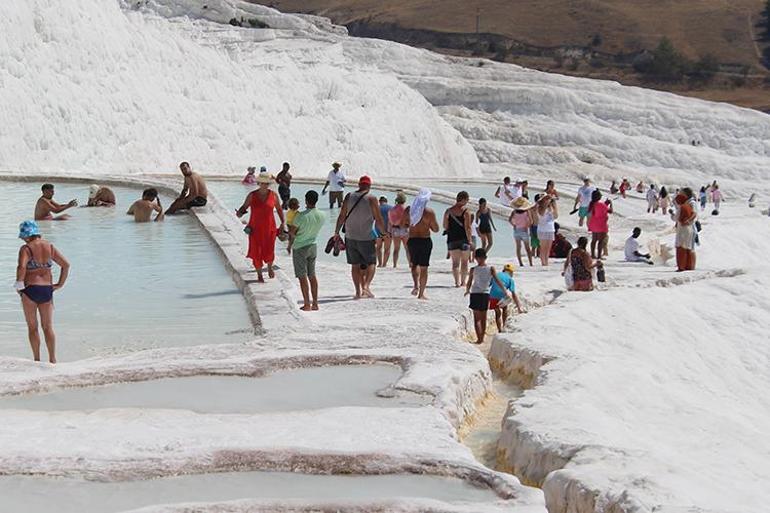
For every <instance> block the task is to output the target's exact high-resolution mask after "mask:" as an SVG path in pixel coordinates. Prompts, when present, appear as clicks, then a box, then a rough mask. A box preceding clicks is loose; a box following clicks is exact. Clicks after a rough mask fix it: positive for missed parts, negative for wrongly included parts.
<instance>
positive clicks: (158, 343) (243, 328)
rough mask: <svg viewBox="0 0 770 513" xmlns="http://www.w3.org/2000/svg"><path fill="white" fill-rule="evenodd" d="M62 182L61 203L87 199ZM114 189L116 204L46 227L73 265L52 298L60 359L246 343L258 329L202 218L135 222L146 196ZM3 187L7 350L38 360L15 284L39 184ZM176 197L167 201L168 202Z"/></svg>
mask: <svg viewBox="0 0 770 513" xmlns="http://www.w3.org/2000/svg"><path fill="white" fill-rule="evenodd" d="M55 185H56V195H55V199H56V200H58V201H59V202H60V203H65V202H67V201H69V200H70V199H72V198H76V199H78V200H79V202H80V203H81V204H84V203H85V202H86V198H87V196H88V186H87V185H79V184H61V185H60V184H55ZM113 190H114V191H115V193H116V196H117V201H118V206H117V207H116V208H73V209H70V210H69V211H67V213H69V214H71V215H72V219H70V220H69V221H42V222H41V223H40V228H41V231H42V233H43V236H44V237H46V238H47V239H48V240H50V241H51V242H53V243H54V244H55V245H56V247H57V248H58V249H59V250H60V251H61V252H62V253H63V254H64V255H65V256H66V258H67V259H68V260H69V261H70V263H71V265H72V269H71V273H70V279H69V280H68V281H67V284H66V286H65V287H64V288H63V289H62V290H61V291H59V292H57V293H56V300H55V305H56V313H55V328H56V332H57V336H58V343H57V346H58V347H57V353H58V358H59V361H66V360H75V359H80V358H85V357H89V356H96V355H105V354H114V353H121V352H127V351H135V350H139V349H146V348H155V347H174V346H192V345H200V344H212V343H222V342H240V341H245V340H247V339H249V338H250V337H251V335H252V333H253V329H252V326H251V322H250V320H249V315H248V311H247V309H246V305H245V302H244V300H243V297H242V295H241V294H240V292H239V291H238V289H237V288H236V287H235V285H234V284H233V281H232V279H231V278H230V276H229V275H228V273H227V272H226V271H225V268H224V266H223V264H222V261H221V258H220V256H219V254H218V252H217V250H216V248H215V247H214V245H213V244H212V243H211V241H210V240H209V238H208V237H207V235H206V234H205V233H204V232H203V230H202V229H201V228H200V226H198V223H197V221H196V220H195V219H193V218H192V217H190V216H188V215H180V216H173V217H169V218H167V220H166V221H165V222H163V223H143V224H137V223H134V222H133V219H132V218H131V217H130V216H127V215H126V214H125V212H126V210H128V207H129V206H130V204H131V203H132V202H133V201H135V200H136V199H138V198H139V196H140V195H141V192H140V191H139V190H135V189H130V188H122V187H113ZM0 193H2V195H3V197H4V198H6V199H7V200H6V201H5V202H3V204H2V205H0V249H1V250H0V268H2V269H4V276H5V279H4V282H5V283H7V284H8V286H6V287H0V333H2V335H0V355H1V356H21V357H31V354H32V353H31V350H30V348H29V343H28V341H27V329H26V324H25V322H24V316H23V313H22V309H21V305H20V300H19V296H18V294H17V293H16V292H14V290H13V288H12V287H11V286H10V284H12V283H13V281H14V279H15V270H16V258H17V255H18V250H19V247H20V246H21V244H23V242H22V241H20V240H19V239H18V238H17V236H18V225H19V223H20V222H21V221H23V220H25V219H31V218H32V215H33V210H34V206H35V202H36V201H37V198H39V197H40V184H36V183H12V182H2V181H0ZM169 201H170V200H169V199H168V198H164V206H167V205H168V204H169ZM54 276H55V277H56V276H58V268H57V269H56V270H55V273H54ZM54 279H56V278H54ZM41 334H42V333H41ZM42 353H43V359H46V358H47V353H46V352H45V350H44V349H43V351H42Z"/></svg>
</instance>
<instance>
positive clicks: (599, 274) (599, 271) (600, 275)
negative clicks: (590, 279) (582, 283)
mask: <svg viewBox="0 0 770 513" xmlns="http://www.w3.org/2000/svg"><path fill="white" fill-rule="evenodd" d="M605 279H606V276H605V274H604V266H603V265H600V266H599V267H597V268H596V281H598V282H599V283H604V281H605Z"/></svg>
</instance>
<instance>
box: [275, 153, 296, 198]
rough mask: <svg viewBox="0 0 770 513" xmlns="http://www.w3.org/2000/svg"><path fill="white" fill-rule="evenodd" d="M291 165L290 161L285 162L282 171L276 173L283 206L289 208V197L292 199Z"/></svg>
mask: <svg viewBox="0 0 770 513" xmlns="http://www.w3.org/2000/svg"><path fill="white" fill-rule="evenodd" d="M290 168H291V165H290V164H289V163H288V162H284V163H283V167H282V168H281V171H280V172H279V173H278V174H277V175H276V177H275V181H276V183H277V184H278V196H279V197H280V198H281V208H282V209H284V210H288V209H289V199H291V179H292V176H291V173H289V169H290Z"/></svg>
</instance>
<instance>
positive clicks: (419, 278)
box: [404, 188, 438, 299]
mask: <svg viewBox="0 0 770 513" xmlns="http://www.w3.org/2000/svg"><path fill="white" fill-rule="evenodd" d="M430 197H431V192H430V190H429V189H425V188H423V189H420V193H419V194H418V195H417V197H416V198H414V200H413V201H412V204H411V206H409V207H408V208H407V209H406V212H405V213H404V216H405V217H406V218H407V219H409V240H408V241H407V243H406V244H407V247H408V248H409V255H410V258H411V263H410V265H411V267H412V281H413V282H414V287H413V288H412V295H413V296H417V299H428V298H427V296H426V295H425V287H426V286H427V285H428V267H430V255H431V252H432V251H433V241H432V240H431V238H430V233H431V232H433V233H438V219H436V212H434V211H433V209H432V208H429V207H428V202H430Z"/></svg>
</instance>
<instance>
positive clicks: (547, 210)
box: [537, 194, 559, 267]
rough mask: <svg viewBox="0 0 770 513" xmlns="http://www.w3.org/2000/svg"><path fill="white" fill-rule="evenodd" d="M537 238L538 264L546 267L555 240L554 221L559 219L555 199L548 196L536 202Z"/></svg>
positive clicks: (545, 195)
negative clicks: (538, 243)
mask: <svg viewBox="0 0 770 513" xmlns="http://www.w3.org/2000/svg"><path fill="white" fill-rule="evenodd" d="M537 215H538V221H537V238H538V240H539V241H540V263H541V264H542V265H543V267H548V258H549V257H550V256H551V246H552V245H553V241H554V239H555V238H556V223H555V221H556V219H557V218H558V217H559V209H558V207H557V206H556V198H554V197H553V196H551V195H550V194H544V195H543V196H542V197H541V198H540V200H539V201H538V202H537Z"/></svg>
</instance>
